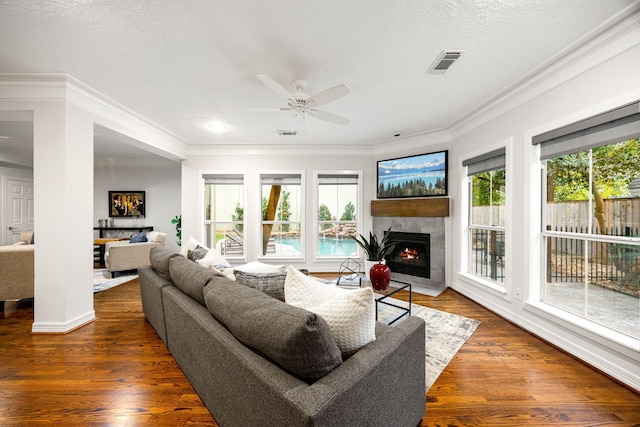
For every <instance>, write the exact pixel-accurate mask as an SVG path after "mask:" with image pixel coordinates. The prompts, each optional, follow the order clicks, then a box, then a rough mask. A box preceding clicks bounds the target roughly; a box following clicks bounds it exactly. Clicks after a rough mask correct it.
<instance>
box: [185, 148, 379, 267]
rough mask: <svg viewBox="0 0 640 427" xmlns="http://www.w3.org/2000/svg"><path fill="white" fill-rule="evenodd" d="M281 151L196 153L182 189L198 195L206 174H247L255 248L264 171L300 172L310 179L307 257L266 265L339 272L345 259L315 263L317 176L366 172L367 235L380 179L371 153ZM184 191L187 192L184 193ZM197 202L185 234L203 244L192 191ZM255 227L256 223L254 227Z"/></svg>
mask: <svg viewBox="0 0 640 427" xmlns="http://www.w3.org/2000/svg"><path fill="white" fill-rule="evenodd" d="M277 151H278V149H275V150H271V151H270V154H268V155H265V154H264V153H258V154H249V153H243V154H242V155H237V154H228V153H227V154H219V155H201V154H200V155H196V156H189V157H188V159H187V160H186V161H185V162H184V164H183V167H184V173H183V180H184V182H183V189H184V188H186V187H188V188H190V189H191V190H190V191H193V189H196V188H202V180H201V177H202V175H203V174H208V173H209V174H210V173H220V172H236V173H245V172H246V177H247V178H246V179H247V181H246V185H245V189H246V190H245V191H246V197H247V205H246V206H245V220H246V225H245V235H246V236H247V237H246V238H247V239H248V240H249V241H252V242H256V244H255V245H254V246H255V247H254V248H253V249H255V248H259V244H260V243H259V242H260V241H261V240H260V239H261V238H262V237H261V236H262V234H261V231H260V229H259V227H257V226H255V224H259V223H260V213H261V212H260V210H259V209H260V208H259V207H260V185H259V175H260V173H261V172H267V171H271V172H273V171H301V172H302V173H303V175H304V180H305V206H304V208H303V218H306V220H305V224H304V230H305V235H306V237H307V238H306V241H305V251H304V252H305V257H304V259H301V260H300V259H274V260H267V261H264V262H273V263H278V264H285V263H286V264H292V265H294V266H297V267H300V268H302V267H304V268H311V269H312V270H313V271H338V267H339V264H340V261H342V260H340V261H338V260H334V261H330V262H329V261H315V260H314V256H313V255H314V254H313V253H314V248H313V239H312V238H311V236H312V235H313V234H314V232H315V231H314V229H313V222H312V218H313V214H312V212H313V206H314V204H313V195H314V190H313V185H314V183H313V174H314V171H328V170H332V171H335V170H349V171H359V170H361V171H362V172H363V178H362V180H363V184H362V191H363V206H362V208H361V212H360V215H361V218H363V228H362V231H365V230H367V231H368V230H370V229H371V227H372V224H371V199H372V198H375V180H376V171H375V167H374V166H375V164H374V161H373V158H372V156H371V153H370V150H368V149H367V150H363V151H362V152H360V153H356V154H354V153H353V152H351V153H343V154H340V150H337V149H335V148H334V147H327V148H324V149H323V148H317V149H316V150H306V151H305V150H296V149H295V148H291V149H287V150H284V151H283V152H282V153H280V154H278V153H277ZM184 194H185V191H183V195H184ZM192 194H193V197H197V198H198V199H197V201H196V200H186V198H185V199H184V200H183V212H186V211H188V214H186V215H185V214H183V236H184V238H185V239H188V238H189V236H190V235H191V236H193V237H195V238H196V239H198V240H200V241H204V227H203V221H204V219H203V212H202V206H203V201H202V199H201V197H202V191H197V192H196V193H192ZM252 224H253V225H252ZM257 256H258V251H257V250H255V251H253V250H251V246H249V245H248V251H247V254H246V258H245V259H243V260H239V261H237V262H248V261H255V260H256V259H257Z"/></svg>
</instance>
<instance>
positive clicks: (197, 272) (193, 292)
mask: <svg viewBox="0 0 640 427" xmlns="http://www.w3.org/2000/svg"><path fill="white" fill-rule="evenodd" d="M169 274H170V275H171V280H172V281H173V284H174V285H176V287H177V288H178V289H180V290H181V291H182V292H184V293H185V294H187V295H189V296H190V297H191V298H193V299H194V300H196V301H198V302H199V303H200V304H202V305H204V304H205V302H204V292H203V289H204V287H205V286H207V285H208V284H209V280H211V278H212V277H213V276H215V275H216V273H215V272H213V271H211V270H209V269H208V268H204V267H201V266H199V265H198V264H196V263H194V262H192V261H189V260H188V259H186V258H185V257H181V256H180V257H174V258H171V259H170V260H169Z"/></svg>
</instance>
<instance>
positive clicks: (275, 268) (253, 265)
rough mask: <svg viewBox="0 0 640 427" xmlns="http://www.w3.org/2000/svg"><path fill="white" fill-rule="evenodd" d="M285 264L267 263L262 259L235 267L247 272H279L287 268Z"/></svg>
mask: <svg viewBox="0 0 640 427" xmlns="http://www.w3.org/2000/svg"><path fill="white" fill-rule="evenodd" d="M285 268H286V267H285V266H284V265H271V264H265V263H262V262H260V261H251V262H249V263H247V264H243V265H239V266H237V267H234V270H238V271H244V272H245V273H278V272H281V271H284V270H285Z"/></svg>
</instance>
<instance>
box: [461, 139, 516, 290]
mask: <svg viewBox="0 0 640 427" xmlns="http://www.w3.org/2000/svg"><path fill="white" fill-rule="evenodd" d="M505 151H506V150H505V149H504V148H501V149H498V150H495V151H492V152H490V153H486V154H484V155H481V156H477V157H474V158H472V159H468V160H465V161H464V162H463V163H462V164H463V166H467V176H468V181H469V227H468V230H469V235H468V239H469V245H468V247H469V253H468V257H469V258H468V262H467V269H468V273H469V274H472V275H474V276H478V277H481V278H483V279H486V280H489V281H491V282H493V283H496V284H499V285H502V284H503V283H504V278H505V273H504V272H505V262H506V260H505V250H504V242H505V239H504V237H505V213H504V208H505V202H506V192H505V190H506V174H505Z"/></svg>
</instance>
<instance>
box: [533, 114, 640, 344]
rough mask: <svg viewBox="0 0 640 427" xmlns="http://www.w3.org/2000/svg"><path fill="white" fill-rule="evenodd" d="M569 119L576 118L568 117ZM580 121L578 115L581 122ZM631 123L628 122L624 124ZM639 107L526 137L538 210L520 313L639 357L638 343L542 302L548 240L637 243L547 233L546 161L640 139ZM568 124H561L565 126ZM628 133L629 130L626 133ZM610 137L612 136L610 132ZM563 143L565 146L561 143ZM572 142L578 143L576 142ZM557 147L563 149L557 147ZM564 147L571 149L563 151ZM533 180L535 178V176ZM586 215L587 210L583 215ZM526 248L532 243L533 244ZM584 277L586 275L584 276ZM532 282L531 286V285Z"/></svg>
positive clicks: (596, 115) (607, 236)
mask: <svg viewBox="0 0 640 427" xmlns="http://www.w3.org/2000/svg"><path fill="white" fill-rule="evenodd" d="M631 116H635V125H633V124H631V123H633V122H634V119H633V118H631ZM572 117H579V116H578V115H574V116H572ZM582 117H584V115H583V116H582ZM630 118H631V119H630ZM639 118H640V102H639V101H635V102H633V103H630V104H626V105H623V106H621V107H616V108H613V109H610V110H607V111H604V112H603V113H599V114H595V115H592V116H590V117H587V118H578V120H577V121H574V122H569V123H568V124H564V125H562V124H560V125H559V126H555V127H552V128H551V130H546V131H545V130H543V131H542V133H541V132H538V133H530V134H529V135H528V136H529V137H530V140H531V146H532V150H531V151H530V152H531V155H532V160H533V161H532V164H536V165H537V167H534V168H533V170H532V175H531V177H532V179H533V182H532V184H533V185H532V186H531V188H532V191H535V193H532V200H536V203H537V204H538V207H539V211H538V212H539V213H537V215H536V218H538V219H539V221H537V222H534V223H533V224H532V231H535V232H536V233H537V236H538V237H537V238H536V239H535V240H537V243H538V244H539V250H538V254H539V259H537V260H536V263H535V264H536V268H535V269H534V272H536V274H534V277H533V280H532V286H533V292H532V298H531V300H529V301H527V303H526V305H525V308H526V309H528V310H531V311H533V312H535V313H537V314H538V315H540V316H543V317H544V318H546V319H548V320H549V321H552V322H554V323H560V324H562V326H563V327H569V328H571V329H572V330H574V331H576V332H577V333H579V334H581V335H583V336H585V337H588V338H590V339H594V340H596V341H598V342H600V343H602V344H603V345H606V346H611V345H612V344H613V345H616V346H620V347H619V349H618V350H617V351H622V352H625V349H631V350H632V351H635V352H637V351H640V339H638V338H633V337H630V336H629V335H626V334H624V333H621V332H618V331H616V330H614V329H612V328H610V327H608V326H605V325H602V324H600V323H597V322H596V321H594V320H591V319H589V318H587V317H584V316H580V315H578V314H574V313H572V312H570V311H567V310H565V309H563V308H560V307H557V306H555V305H552V304H549V303H547V302H546V301H545V299H546V272H547V259H548V258H547V242H548V239H550V238H567V239H577V240H583V241H587V240H588V241H589V242H590V243H593V242H602V243H628V242H630V241H635V242H640V239H638V238H629V237H620V236H611V235H601V234H591V228H590V227H589V230H588V233H575V232H574V233H571V232H566V231H553V230H547V225H548V217H547V212H546V200H547V193H546V190H547V185H546V180H547V170H546V160H547V159H552V158H556V157H559V156H561V155H564V154H569V153H572V152H578V151H583V150H591V149H593V148H597V147H602V146H606V145H610V144H615V143H617V142H623V141H626V140H629V139H634V138H638V137H640V133H639V132H638V130H639V128H638V124H639V123H640V121H638V119H639ZM616 120H619V121H618V123H620V124H621V129H622V133H621V134H620V136H618V137H613V138H612V136H611V134H612V132H611V129H612V128H615V126H609V123H610V122H612V121H616ZM567 122H568V120H565V123H567ZM630 129H631V130H630ZM633 129H635V132H636V133H635V134H633V135H635V136H631V137H629V135H630V132H634V131H633ZM613 134H614V135H615V132H613ZM582 136H587V139H586V140H585V143H584V144H582V145H580V148H579V149H577V150H576V149H575V147H576V145H577V144H579V138H581V137H582ZM598 139H599V140H600V141H603V142H601V143H598V142H595V141H597V140H598ZM546 141H550V143H549V146H548V147H544V144H545V142H546ZM566 141H568V142H566ZM576 141H578V142H576ZM563 143H564V144H565V145H564V146H563ZM567 147H574V149H571V150H569V151H567ZM591 166H592V159H591V153H590V168H591ZM536 175H537V176H536ZM592 197H593V196H592V194H591V192H589V204H590V205H591V203H593V198H592ZM589 212H591V209H590V210H589ZM588 222H589V224H592V222H593V217H592V216H591V217H589V218H588ZM532 243H535V241H533V242H532ZM587 269H588V267H585V268H584V269H583V272H587ZM587 273H588V272H587ZM536 279H537V280H536Z"/></svg>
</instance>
